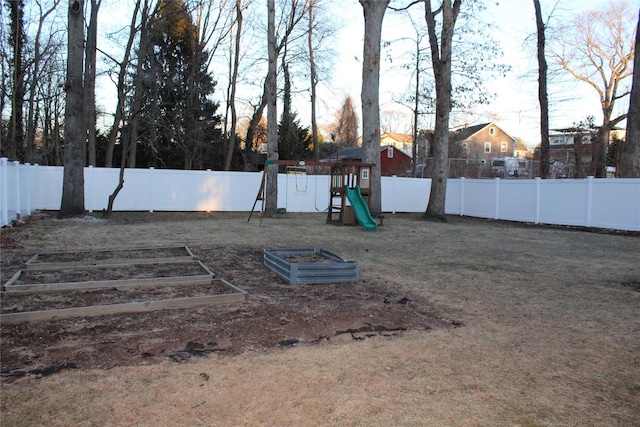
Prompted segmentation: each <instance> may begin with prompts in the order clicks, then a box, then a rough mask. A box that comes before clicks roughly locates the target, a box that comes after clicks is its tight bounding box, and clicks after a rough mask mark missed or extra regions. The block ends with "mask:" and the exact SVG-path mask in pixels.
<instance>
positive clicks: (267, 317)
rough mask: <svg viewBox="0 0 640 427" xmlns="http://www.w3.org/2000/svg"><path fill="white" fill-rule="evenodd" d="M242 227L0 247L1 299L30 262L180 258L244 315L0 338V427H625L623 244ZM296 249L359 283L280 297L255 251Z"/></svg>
mask: <svg viewBox="0 0 640 427" xmlns="http://www.w3.org/2000/svg"><path fill="white" fill-rule="evenodd" d="M247 217H248V214H244V213H242V214H235V213H220V214H194V213H116V214H114V216H113V218H111V219H110V220H109V221H105V222H98V221H88V220H87V221H58V220H54V219H52V218H48V217H46V216H40V215H37V216H36V217H35V218H34V219H31V220H29V221H27V223H26V224H25V225H23V226H21V227H17V228H13V229H2V231H1V233H2V234H1V236H2V254H1V255H2V257H1V263H2V264H1V267H2V271H1V276H2V283H5V282H6V281H8V280H9V279H10V278H11V277H12V276H13V274H14V273H15V272H16V271H17V270H19V269H20V268H21V263H23V262H25V261H27V260H29V259H30V258H31V257H32V256H33V255H35V254H36V253H43V252H75V251H92V250H95V251H99V250H111V249H128V248H145V247H151V248H157V247H162V246H164V247H173V246H182V245H186V246H188V247H189V248H190V249H191V250H192V251H193V252H194V254H195V255H196V256H198V257H199V258H200V259H201V260H202V261H203V263H204V264H206V265H207V266H208V267H210V268H211V269H212V270H213V271H214V272H215V273H216V275H217V277H220V278H224V279H226V280H228V281H230V282H231V283H233V284H234V285H236V286H238V287H240V288H242V289H244V290H246V291H247V292H249V294H250V298H249V301H248V302H246V303H243V304H238V303H234V304H225V305H220V306H211V307H204V308H194V309H186V310H171V311H162V312H156V313H144V314H127V315H119V316H102V317H94V318H73V319H66V320H58V321H51V322H40V323H32V324H21V325H15V326H9V325H3V326H2V327H1V328H0V333H1V339H2V342H1V348H0V352H1V356H2V359H1V364H2V381H1V387H2V388H1V391H2V395H1V405H2V406H1V408H0V409H1V414H0V424H1V425H3V426H4V425H6V426H27V425H29V426H31V425H46V426H69V425H74V426H92V425H113V426H116V425H117V426H128V425H131V426H133V425H166V426H174V425H175V426H177V425H189V426H192V425H207V426H231V425H234V426H235V425H237V426H241V425H247V426H257V425H264V426H275V425H277V426H285V425H291V426H302V425H304V426H314V425H317V426H324V425H339V426H372V425H379V426H391V425H394V426H434V425H435V426H440V425H442V426H466V425H477V426H504V425H507V426H511V425H514V426H516V425H518V426H557V425H567V426H574V425H575V426H583V425H598V426H612V425H619V426H634V425H638V420H639V419H640V236H639V235H638V233H602V232H594V231H585V230H571V229H567V228H561V227H542V226H528V225H517V224H510V223H503V222H494V221H489V220H476V219H470V218H460V217H450V218H449V219H450V221H449V223H447V224H440V223H430V222H423V221H420V220H419V215H404V214H403V215H387V217H386V218H385V220H384V226H383V227H380V228H379V229H378V231H377V232H364V231H362V230H361V229H360V228H359V227H339V226H333V225H326V224H325V215H324V214H322V213H318V214H285V215H283V216H281V217H279V218H274V219H267V218H265V219H264V221H263V223H262V226H260V221H259V218H257V217H255V216H254V218H253V219H252V220H251V222H250V223H247ZM314 247H319V248H323V249H325V250H327V251H330V252H332V253H334V254H336V255H338V256H340V257H342V258H344V259H345V260H349V261H358V262H359V266H360V281H359V282H357V283H344V284H323V285H300V286H289V285H284V284H283V282H282V280H281V279H280V278H279V277H278V276H277V275H275V274H274V273H273V272H271V271H269V270H268V269H266V268H265V267H264V266H263V265H262V258H261V256H262V250H263V249H264V248H314ZM6 298H7V297H3V305H6V304H8V303H7V301H8V300H7V299H6ZM34 298H42V297H40V296H37V297H34ZM56 298H58V299H59V298H60V297H59V296H56ZM69 298H83V296H82V295H77V294H71V295H69ZM45 302H46V300H45ZM20 304H21V305H22V306H24V309H25V310H28V309H29V308H28V307H29V301H28V300H26V301H24V302H21V303H20ZM45 305H46V304H45ZM52 372H53V373H52Z"/></svg>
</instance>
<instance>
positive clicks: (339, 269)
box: [264, 248, 359, 285]
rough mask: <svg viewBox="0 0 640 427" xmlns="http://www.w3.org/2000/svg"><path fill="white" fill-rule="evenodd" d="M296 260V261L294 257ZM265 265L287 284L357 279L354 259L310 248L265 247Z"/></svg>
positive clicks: (357, 267)
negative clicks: (345, 258) (346, 259)
mask: <svg viewBox="0 0 640 427" xmlns="http://www.w3.org/2000/svg"><path fill="white" fill-rule="evenodd" d="M297 259H298V260H297ZM264 265H266V266H267V267H268V268H269V269H271V270H272V271H273V272H275V273H276V274H277V275H278V276H280V277H281V278H282V279H283V280H284V281H286V282H287V283H288V284H290V285H303V284H312V283H340V282H357V281H358V279H359V266H358V263H357V262H353V261H345V260H344V259H342V258H340V257H339V256H337V255H334V254H332V253H331V252H328V251H325V250H324V249H320V248H313V249H265V250H264Z"/></svg>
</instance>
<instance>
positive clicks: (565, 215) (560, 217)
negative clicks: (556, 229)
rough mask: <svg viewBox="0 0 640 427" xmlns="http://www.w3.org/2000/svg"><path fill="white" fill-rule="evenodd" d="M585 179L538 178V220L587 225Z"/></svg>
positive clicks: (546, 222) (559, 223)
mask: <svg viewBox="0 0 640 427" xmlns="http://www.w3.org/2000/svg"><path fill="white" fill-rule="evenodd" d="M586 183H587V181H586V180H583V179H581V180H573V179H567V180H565V179H563V180H551V179H544V180H540V201H539V215H538V222H541V223H544V224H558V225H575V226H583V225H587V223H588V221H587V201H588V195H587V188H588V187H587V185H586Z"/></svg>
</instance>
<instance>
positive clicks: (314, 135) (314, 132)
mask: <svg viewBox="0 0 640 427" xmlns="http://www.w3.org/2000/svg"><path fill="white" fill-rule="evenodd" d="M317 3H318V0H309V32H308V34H307V46H308V48H309V79H310V83H311V139H312V143H313V158H314V160H316V161H318V160H319V159H320V144H319V142H318V123H317V120H316V86H317V85H318V76H317V73H316V61H315V58H314V51H315V49H314V47H313V30H314V20H315V15H314V10H315V8H316V4H317Z"/></svg>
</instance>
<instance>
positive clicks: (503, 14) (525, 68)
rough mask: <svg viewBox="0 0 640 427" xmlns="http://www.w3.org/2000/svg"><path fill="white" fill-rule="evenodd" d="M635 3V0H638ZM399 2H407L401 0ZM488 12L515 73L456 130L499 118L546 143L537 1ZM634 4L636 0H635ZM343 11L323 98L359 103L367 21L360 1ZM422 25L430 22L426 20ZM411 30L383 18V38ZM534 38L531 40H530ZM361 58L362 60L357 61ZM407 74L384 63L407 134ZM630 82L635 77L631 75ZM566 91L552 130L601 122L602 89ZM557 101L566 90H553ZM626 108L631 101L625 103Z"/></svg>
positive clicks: (512, 1) (513, 131)
mask: <svg viewBox="0 0 640 427" xmlns="http://www.w3.org/2000/svg"><path fill="white" fill-rule="evenodd" d="M634 1H635V0H634ZM394 3H397V4H398V5H399V4H401V3H402V4H405V3H406V2H400V1H399V0H392V2H391V5H392V6H393V5H394ZM487 3H489V7H488V9H487V10H486V11H485V19H488V20H490V21H493V24H492V27H493V28H494V29H495V31H494V34H493V35H494V37H496V39H497V40H498V41H499V43H500V45H501V47H502V50H503V52H504V58H503V61H504V62H505V63H507V64H509V65H511V67H512V68H511V71H510V72H509V73H508V74H507V76H506V77H504V78H502V77H499V78H495V79H493V80H492V81H489V82H487V86H488V88H489V90H490V92H492V93H495V98H494V99H493V100H492V102H491V103H490V104H489V105H486V106H477V107H475V108H474V109H473V114H458V115H454V116H452V119H451V126H450V127H451V128H452V129H453V128H456V127H459V126H464V124H465V123H466V124H469V125H474V124H480V123H486V122H491V121H495V122H496V123H497V124H498V125H499V126H500V127H501V128H502V129H503V130H504V131H506V132H507V133H508V134H509V135H511V136H512V137H519V138H522V139H523V140H524V141H525V143H526V144H527V145H528V146H530V147H534V146H535V145H537V144H539V142H540V124H539V120H540V116H539V114H540V113H539V103H538V94H537V90H538V87H537V67H538V64H537V59H536V56H535V55H536V52H535V48H536V47H535V33H536V25H535V16H534V7H533V2H532V1H531V0H496V1H490V2H487ZM541 3H542V8H543V14H545V13H549V12H550V7H551V6H553V5H554V4H555V3H556V1H555V0H552V1H548V0H542V1H541ZM607 3H608V0H560V1H559V4H558V7H557V8H556V10H555V11H554V16H555V17H556V19H563V20H570V19H572V17H573V16H575V15H576V14H578V13H581V12H584V11H587V10H593V9H598V8H601V7H604V6H605V5H606V4H607ZM635 3H638V4H640V2H637V1H635ZM632 4H633V2H632ZM340 15H341V16H342V18H343V20H344V23H345V26H344V28H343V29H342V30H341V31H340V34H339V38H340V40H344V41H342V42H340V43H339V46H340V56H339V59H338V61H336V68H335V74H334V80H333V81H332V82H331V86H330V88H329V87H325V88H324V90H323V92H322V94H321V96H324V97H326V98H327V99H329V98H331V97H336V98H337V100H335V101H328V102H331V103H334V104H336V105H338V107H339V106H340V103H341V99H344V94H341V91H343V92H344V93H347V94H349V95H350V96H351V97H352V98H353V99H354V101H356V104H358V103H359V99H360V85H361V81H362V80H361V72H362V70H361V62H360V60H359V59H361V57H362V33H363V31H364V19H363V16H362V7H361V6H360V5H359V3H358V2H357V1H355V0H354V1H345V2H342V3H341V4H340ZM421 23H424V20H422V22H421ZM407 30H409V35H410V34H411V32H412V31H413V30H412V29H411V26H410V25H408V24H407V21H403V20H400V19H398V16H397V13H394V12H393V11H390V10H388V11H387V12H386V14H385V19H384V21H383V36H382V37H383V40H393V39H396V38H399V37H400V36H401V35H402V34H404V33H406V31H407ZM531 37H533V38H534V39H533V40H531V42H530V43H525V40H527V38H531ZM356 58H357V59H356ZM405 77H406V78H404V77H402V73H401V71H399V70H398V68H397V67H394V66H393V64H392V63H391V64H390V63H389V62H388V61H382V63H381V76H380V104H381V110H383V111H384V110H397V111H404V112H405V113H406V114H408V117H407V121H408V123H407V126H408V127H407V128H406V129H405V130H404V131H405V132H407V133H410V132H411V120H412V116H411V112H410V110H409V108H407V107H405V106H402V105H401V104H399V103H398V102H396V101H395V100H398V99H401V98H402V95H403V93H406V92H407V91H408V90H413V88H412V87H411V84H412V81H410V80H409V78H410V77H408V76H405ZM628 83H629V85H630V79H629V82H628ZM562 88H563V90H564V92H565V93H564V94H563V95H562V96H561V97H562V98H568V99H567V100H565V101H563V102H561V103H555V104H554V105H551V112H550V115H551V117H550V128H551V129H554V128H564V127H569V126H571V125H573V124H574V123H576V122H579V121H581V120H583V119H584V118H586V117H587V116H588V115H593V116H595V117H596V123H599V121H600V120H601V118H602V114H601V109H600V102H599V98H598V96H597V93H596V91H595V90H594V89H593V88H591V87H590V86H588V85H586V84H585V83H579V82H577V80H575V79H573V78H570V79H567V81H566V82H564V84H563V85H562ZM550 97H551V98H552V99H553V98H555V99H557V98H559V97H560V94H555V93H554V94H551V93H550ZM619 107H620V109H621V110H622V109H624V110H626V108H628V103H624V105H623V104H620V105H619ZM424 125H425V126H427V127H429V125H430V128H432V127H433V119H432V118H431V119H427V120H426V123H425V124H424Z"/></svg>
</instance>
